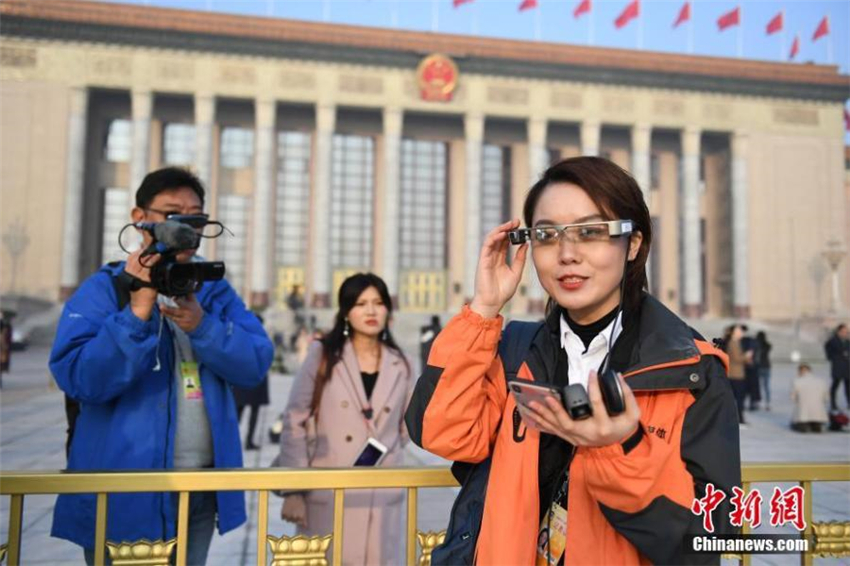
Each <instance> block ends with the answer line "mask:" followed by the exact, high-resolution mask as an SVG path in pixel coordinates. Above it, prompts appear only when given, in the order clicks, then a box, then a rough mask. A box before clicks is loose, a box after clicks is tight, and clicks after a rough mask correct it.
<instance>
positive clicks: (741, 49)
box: [738, 5, 744, 59]
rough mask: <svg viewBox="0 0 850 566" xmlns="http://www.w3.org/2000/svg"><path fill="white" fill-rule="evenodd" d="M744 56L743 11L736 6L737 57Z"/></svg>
mask: <svg viewBox="0 0 850 566" xmlns="http://www.w3.org/2000/svg"><path fill="white" fill-rule="evenodd" d="M743 57H744V11H743V10H741V7H740V5H739V6H738V59H742V58H743Z"/></svg>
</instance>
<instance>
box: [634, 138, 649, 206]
mask: <svg viewBox="0 0 850 566" xmlns="http://www.w3.org/2000/svg"><path fill="white" fill-rule="evenodd" d="M651 139H652V126H650V125H649V124H643V123H639V124H635V125H634V126H632V175H634V178H635V181H637V184H638V186H639V187H640V191H641V192H642V193H643V200H644V201H645V202H646V206H647V208H648V207H649V199H650V192H649V191H650V189H651V188H652V187H651V186H650V184H651V182H652V180H651V178H650V171H649V169H650V146H651V143H652V142H651Z"/></svg>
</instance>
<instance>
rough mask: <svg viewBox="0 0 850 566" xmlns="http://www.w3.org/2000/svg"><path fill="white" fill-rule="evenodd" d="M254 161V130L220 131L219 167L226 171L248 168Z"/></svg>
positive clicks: (226, 129) (234, 129)
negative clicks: (225, 168) (226, 169)
mask: <svg viewBox="0 0 850 566" xmlns="http://www.w3.org/2000/svg"><path fill="white" fill-rule="evenodd" d="M253 160H254V130H249V129H247V128H223V129H222V130H221V166H222V167H227V168H228V169H242V168H244V167H250V166H251V164H252V163H253Z"/></svg>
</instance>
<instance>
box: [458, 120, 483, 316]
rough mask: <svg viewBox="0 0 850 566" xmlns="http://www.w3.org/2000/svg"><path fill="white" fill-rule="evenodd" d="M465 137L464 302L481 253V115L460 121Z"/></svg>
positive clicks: (471, 288) (469, 295)
mask: <svg viewBox="0 0 850 566" xmlns="http://www.w3.org/2000/svg"><path fill="white" fill-rule="evenodd" d="M463 125H464V133H465V136H466V202H465V208H466V211H465V214H464V218H465V219H466V226H465V234H466V236H465V246H464V249H465V254H464V257H465V258H466V259H465V261H464V272H463V273H464V277H463V291H464V297H465V298H466V300H471V299H472V296H473V295H474V294H475V270H476V268H477V267H478V255H479V253H480V252H481V152H482V146H483V144H484V115H483V114H477V113H474V114H467V115H466V116H465V117H464V124H463Z"/></svg>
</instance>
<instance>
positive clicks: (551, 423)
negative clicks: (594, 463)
mask: <svg viewBox="0 0 850 566" xmlns="http://www.w3.org/2000/svg"><path fill="white" fill-rule="evenodd" d="M618 379H619V380H620V384H621V385H622V387H623V396H624V397H625V401H626V410H625V411H623V412H622V413H620V414H619V415H616V416H614V417H612V416H610V415H609V414H608V411H607V409H606V408H605V402H604V401H603V400H602V393H600V391H599V377H598V376H597V375H596V372H595V371H594V372H591V373H590V379H589V380H588V396H589V398H590V405H591V407H592V409H593V415H592V416H591V417H589V418H586V419H582V420H578V421H576V420H573V419H571V418H570V415H569V414H568V413H567V411H566V410H565V409H564V407H563V406H562V405H561V404H560V403H559V402H557V401H556V400H555V399H551V398H550V399H547V400H546V404H545V405H544V404H541V403H537V402H532V403H531V404H530V405H529V406H528V407H524V406H522V405H518V408H519V411H520V414H521V415H522V418H523V420H524V421H525V424H526V425H527V426H530V427H532V428H535V429H537V430H539V431H541V432H545V433H547V434H552V435H556V436H559V437H561V438H563V439H564V440H566V441H567V442H569V443H570V444H572V445H573V446H608V445H610V444H614V443H616V442H623V441H624V440H626V439H627V438H629V437H630V436H631V435H633V434H634V433H635V431H636V430H637V428H638V427H639V426H640V407H638V404H637V401H636V400H635V395H634V393H632V390H631V388H630V387H629V386H628V385H626V381H625V380H624V379H623V378H622V376H619V377H618Z"/></svg>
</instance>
